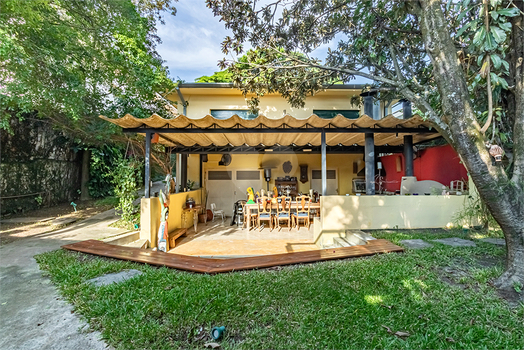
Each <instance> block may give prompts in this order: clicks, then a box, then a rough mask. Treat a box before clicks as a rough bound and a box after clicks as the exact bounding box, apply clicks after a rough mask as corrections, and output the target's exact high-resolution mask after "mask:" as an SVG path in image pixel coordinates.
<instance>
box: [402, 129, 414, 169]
mask: <svg viewBox="0 0 524 350" xmlns="http://www.w3.org/2000/svg"><path fill="white" fill-rule="evenodd" d="M404 163H405V164H404V170H405V174H404V176H414V175H413V174H414V173H413V136H412V135H405V136H404Z"/></svg>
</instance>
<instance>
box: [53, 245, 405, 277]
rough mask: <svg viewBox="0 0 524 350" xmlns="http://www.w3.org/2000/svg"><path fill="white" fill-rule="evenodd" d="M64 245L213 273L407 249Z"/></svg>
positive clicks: (379, 247)
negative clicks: (234, 254)
mask: <svg viewBox="0 0 524 350" xmlns="http://www.w3.org/2000/svg"><path fill="white" fill-rule="evenodd" d="M62 248H64V249H68V250H74V251H77V252H82V253H88V254H94V255H100V256H105V257H109V258H115V259H121V260H129V261H134V262H139V263H145V264H149V265H155V266H166V267H170V268H174V269H179V270H185V271H192V272H200V273H210V274H213V273H223V272H231V271H240V270H250V269H257V268H266V267H272V266H280V265H291V264H300V263H311V262H315V261H325V260H333V259H344V258H355V257H360V256H369V255H375V254H380V253H391V252H403V251H404V249H403V248H402V247H399V246H398V245H395V244H393V243H391V242H390V241H388V240H385V239H377V240H373V241H369V242H368V244H366V245H358V246H353V247H344V248H333V249H322V250H313V251H306V252H293V253H284V254H273V255H262V256H253V257H247V258H232V259H208V258H200V257H194V256H188V255H180V254H170V253H164V252H158V251H156V252H154V251H151V250H145V249H138V248H130V247H122V246H117V245H111V244H107V243H104V242H101V241H97V240H87V241H83V242H78V243H73V244H67V245H64V246H62Z"/></svg>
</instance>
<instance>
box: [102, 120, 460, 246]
mask: <svg viewBox="0 0 524 350" xmlns="http://www.w3.org/2000/svg"><path fill="white" fill-rule="evenodd" d="M101 118H103V119H105V120H107V121H109V122H112V123H114V124H116V125H119V126H120V127H122V128H123V130H124V132H130V133H131V132H132V133H139V134H142V135H144V136H145V140H146V141H145V142H146V147H145V149H146V170H145V197H144V198H143V199H142V206H141V238H146V239H148V240H149V242H150V244H151V246H152V247H155V246H156V241H157V231H158V226H159V209H160V208H159V201H158V199H157V198H151V190H150V172H151V170H150V169H151V167H150V152H151V140H152V138H153V136H156V139H157V140H158V142H159V143H160V144H162V145H164V146H166V147H170V148H171V151H172V152H173V153H177V154H179V155H180V156H179V157H177V160H178V164H177V174H178V175H177V177H178V179H177V186H176V188H177V192H179V186H178V184H185V183H186V182H187V179H188V155H189V154H198V155H199V162H198V170H197V174H198V176H199V180H200V181H199V184H201V188H200V189H198V190H195V191H189V192H179V193H176V194H172V195H171V204H170V217H169V219H168V220H169V221H168V224H169V225H168V226H169V229H170V230H173V229H176V228H179V227H190V226H192V225H191V224H192V223H193V217H188V215H191V214H193V215H196V214H194V213H188V212H185V211H184V205H185V200H186V199H187V198H188V197H192V198H194V199H195V200H196V204H197V205H204V203H205V193H206V190H208V189H206V185H205V176H204V171H203V168H204V163H205V161H206V159H207V158H208V157H210V156H211V155H213V154H226V153H227V154H247V155H249V154H257V155H266V154H271V155H275V156H276V155H286V154H293V155H297V156H300V155H301V154H303V155H311V154H317V155H319V156H320V157H319V158H320V165H321V166H320V168H321V170H320V175H321V176H320V178H321V190H320V191H319V192H320V193H319V194H321V195H322V196H321V197H320V217H318V218H315V220H312V223H313V225H312V227H311V228H310V230H306V229H304V228H302V229H301V231H300V235H299V236H298V237H296V239H297V240H293V239H292V237H288V236H287V234H286V233H285V231H286V230H284V229H283V230H282V231H279V232H272V233H271V234H270V235H269V236H268V234H262V235H261V236H260V237H263V238H264V239H257V234H255V233H254V232H253V231H249V232H248V233H245V234H238V235H235V237H237V238H238V237H242V238H240V239H238V240H237V242H236V243H239V242H238V241H245V244H244V245H242V244H239V245H237V246H238V247H240V248H238V249H237V248H235V249H233V250H231V249H230V248H231V245H230V244H229V245H228V244H226V243H218V242H227V239H228V237H227V234H224V232H227V230H228V229H227V228H226V227H222V228H220V229H219V228H218V227H216V226H213V228H207V227H203V228H202V230H205V231H206V233H204V234H201V235H198V234H197V235H196V236H194V237H182V238H180V239H179V240H178V241H177V244H176V247H175V250H177V251H178V252H180V253H182V254H183V252H186V253H187V254H190V255H198V256H229V255H230V256H249V255H252V254H263V253H264V252H263V250H264V249H263V248H262V247H261V246H262V245H267V247H266V249H265V251H266V254H273V253H274V252H282V251H284V250H285V251H288V252H289V251H297V250H300V249H314V245H316V247H317V248H316V249H319V248H323V247H326V246H330V245H331V244H333V238H335V237H337V236H338V237H344V236H345V234H346V231H347V230H348V229H360V228H369V229H374V228H385V227H388V224H387V223H386V224H384V223H382V222H380V223H379V222H373V221H374V220H369V222H357V221H358V220H353V221H354V222H353V221H352V220H348V213H347V212H348V211H352V210H353V211H354V209H358V207H359V205H358V204H357V205H356V207H355V205H354V203H353V204H351V203H350V201H351V198H354V199H353V201H357V202H358V201H360V200H361V199H362V198H360V197H358V196H354V195H351V196H349V197H348V195H346V196H335V195H328V193H327V180H328V176H327V174H328V166H330V164H328V162H327V158H328V155H337V154H338V155H355V154H356V155H358V154H360V155H363V156H362V157H363V160H364V163H365V168H364V169H365V196H369V197H370V198H369V199H371V198H372V197H375V196H374V195H375V185H376V183H375V176H376V170H375V169H376V157H377V155H378V154H379V153H388V154H391V153H403V154H404V155H405V159H406V164H405V171H406V175H407V176H409V175H410V174H412V173H413V165H412V159H413V145H415V144H418V143H421V142H425V141H428V140H431V139H435V138H438V137H440V135H439V134H438V133H437V132H436V130H435V129H434V128H432V126H431V124H430V123H429V122H427V121H424V120H423V119H422V118H421V117H420V116H411V115H410V114H409V113H407V114H405V118H406V119H398V118H395V117H393V116H387V117H386V118H383V119H380V120H376V119H373V118H371V117H369V116H367V115H362V116H360V117H359V118H357V119H348V118H345V117H343V116H341V115H338V116H336V117H334V118H333V119H322V118H319V117H318V116H316V115H312V116H311V117H309V118H307V119H296V118H293V117H292V116H289V115H287V116H285V117H283V118H281V119H269V118H266V117H264V116H259V117H257V118H255V119H252V120H246V119H242V118H240V117H238V116H236V115H234V116H233V117H231V118H228V119H215V118H213V117H211V116H209V115H207V116H205V117H204V118H201V119H189V118H187V117H185V116H183V115H180V116H178V117H176V118H174V119H163V118H161V117H160V116H158V115H152V116H151V117H150V118H146V119H139V118H135V117H133V116H131V115H126V116H124V117H122V118H120V119H109V118H106V117H103V116H101ZM193 165H195V164H194V163H193ZM257 168H259V167H257ZM225 169H227V167H225ZM255 169H256V168H255ZM259 169H260V168H259ZM193 173H194V169H193ZM340 181H348V182H351V179H348V180H344V179H341V180H340ZM268 187H269V183H268ZM244 191H245V189H244ZM235 192H236V191H235ZM239 192H243V191H239ZM243 193H244V194H242V193H241V194H240V196H243V198H244V199H245V192H243ZM355 197H357V198H355ZM379 197H380V198H384V196H379ZM421 199H423V198H421ZM397 201H398V200H397ZM339 202H340V203H339ZM381 203H382V202H381ZM231 204H232V203H231ZM399 204H400V205H402V203H394V204H393V205H395V206H398V205H399ZM406 204H407V203H406ZM207 205H208V207H209V203H208V204H207ZM326 205H327V206H326ZM378 205H381V206H384V203H382V204H378ZM328 206H329V208H331V209H329V210H328ZM365 207H366V210H367V211H371V212H373V210H374V209H373V208H372V207H369V205H368V204H367V205H365ZM387 207H389V205H387ZM453 208H455V207H453ZM391 209H393V210H394V208H391ZM397 209H399V208H397ZM400 209H408V208H400ZM426 209H427V208H426ZM360 210H362V208H361V209H360ZM328 216H329V218H330V220H329V222H324V220H323V217H328ZM402 216H403V217H406V215H402ZM408 216H409V215H408ZM444 216H446V215H444ZM424 217H425V216H424ZM361 218H362V215H355V219H361ZM332 219H335V221H333V220H332ZM195 221H196V219H195ZM375 221H376V220H375ZM444 221H446V220H440V221H439V222H438V223H436V224H435V223H429V224H428V227H434V226H435V225H440V226H439V227H441V226H445V224H444V225H442V224H441V222H444ZM448 222H449V220H448V221H446V223H448ZM355 225H358V227H357V226H355ZM201 226H202V225H199V229H198V230H199V231H200V230H201V228H200V227H201ZM324 226H325V227H324ZM393 226H397V227H402V226H404V225H400V226H399V225H398V224H397V225H391V226H389V227H393ZM405 226H407V228H411V227H410V223H409V222H407V224H406V225H405ZM413 228H415V227H413ZM224 230H225V231H224ZM306 231H307V234H306ZM221 232H222V233H221ZM272 235H274V238H275V239H274V240H272V239H267V238H268V237H272ZM323 235H324V236H326V237H327V239H323V238H322V237H321V236H323ZM249 241H252V242H256V244H253V243H252V242H251V243H250V242H249ZM270 241H273V246H272V247H269V243H268V242H270ZM262 242H264V243H262ZM184 246H186V247H185V248H184ZM190 246H191V248H190ZM206 246H207V247H212V248H206ZM250 246H253V247H256V248H253V249H251V248H249V247H250ZM257 246H258V247H257ZM199 247H200V248H199ZM220 247H222V248H220ZM242 247H244V248H242ZM228 249H229V250H228Z"/></svg>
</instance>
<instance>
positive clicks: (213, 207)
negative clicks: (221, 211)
mask: <svg viewBox="0 0 524 350" xmlns="http://www.w3.org/2000/svg"><path fill="white" fill-rule="evenodd" d="M216 209H217V205H216V204H215V203H211V210H212V211H215V210H216Z"/></svg>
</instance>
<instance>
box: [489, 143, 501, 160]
mask: <svg viewBox="0 0 524 350" xmlns="http://www.w3.org/2000/svg"><path fill="white" fill-rule="evenodd" d="M489 154H491V156H492V157H493V158H495V162H502V156H503V155H504V150H503V149H502V147H500V146H499V145H491V147H490V148H489Z"/></svg>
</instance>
